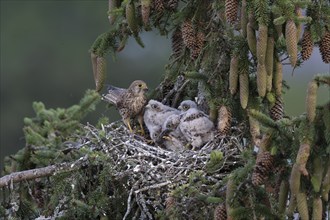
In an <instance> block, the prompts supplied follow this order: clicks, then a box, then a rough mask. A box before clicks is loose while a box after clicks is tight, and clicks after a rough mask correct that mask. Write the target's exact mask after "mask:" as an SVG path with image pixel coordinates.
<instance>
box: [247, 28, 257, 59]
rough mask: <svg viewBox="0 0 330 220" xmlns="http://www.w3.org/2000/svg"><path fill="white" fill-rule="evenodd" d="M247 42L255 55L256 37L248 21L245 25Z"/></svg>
mask: <svg viewBox="0 0 330 220" xmlns="http://www.w3.org/2000/svg"><path fill="white" fill-rule="evenodd" d="M246 35H247V42H248V45H249V49H250V51H251V53H252V55H253V56H256V55H257V39H256V32H255V30H254V29H253V27H252V24H251V23H250V22H249V23H248V24H247V27H246Z"/></svg>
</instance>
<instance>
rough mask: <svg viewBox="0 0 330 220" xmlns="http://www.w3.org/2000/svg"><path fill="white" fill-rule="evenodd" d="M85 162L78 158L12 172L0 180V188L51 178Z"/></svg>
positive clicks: (72, 169)
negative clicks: (72, 160) (71, 161)
mask: <svg viewBox="0 0 330 220" xmlns="http://www.w3.org/2000/svg"><path fill="white" fill-rule="evenodd" d="M85 161H86V158H80V159H79V160H77V161H75V162H73V163H61V164H54V165H50V166H47V167H42V168H36V169H31V170H24V171H19V172H14V173H11V174H8V175H6V176H3V177H1V178H0V188H2V187H5V186H9V184H12V183H18V182H22V181H27V180H33V179H37V178H40V177H47V176H52V175H55V174H56V173H63V172H71V171H74V170H77V169H79V168H80V167H81V166H82V165H83V164H84V162H85Z"/></svg>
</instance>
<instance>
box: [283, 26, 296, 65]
mask: <svg viewBox="0 0 330 220" xmlns="http://www.w3.org/2000/svg"><path fill="white" fill-rule="evenodd" d="M285 42H286V49H287V52H288V55H289V60H290V63H291V66H293V67H294V66H296V63H297V53H298V49H297V27H296V25H295V23H294V21H293V20H288V21H287V22H286V26H285Z"/></svg>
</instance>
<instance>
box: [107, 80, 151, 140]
mask: <svg viewBox="0 0 330 220" xmlns="http://www.w3.org/2000/svg"><path fill="white" fill-rule="evenodd" d="M147 91H148V87H147V84H146V83H145V82H144V81H142V80H135V81H134V82H132V84H131V85H130V86H129V87H128V89H123V88H118V87H115V86H111V85H110V86H109V87H108V93H107V94H104V95H103V96H102V99H103V100H105V101H107V102H110V103H111V104H113V105H115V106H116V108H117V109H118V111H119V114H120V115H121V117H122V119H123V121H124V123H125V125H126V126H127V127H128V129H129V130H130V132H133V131H132V127H131V125H130V119H131V118H135V117H137V118H138V121H139V124H140V126H141V132H142V133H143V134H144V130H143V108H144V106H145V105H146V103H147V98H146V92H147Z"/></svg>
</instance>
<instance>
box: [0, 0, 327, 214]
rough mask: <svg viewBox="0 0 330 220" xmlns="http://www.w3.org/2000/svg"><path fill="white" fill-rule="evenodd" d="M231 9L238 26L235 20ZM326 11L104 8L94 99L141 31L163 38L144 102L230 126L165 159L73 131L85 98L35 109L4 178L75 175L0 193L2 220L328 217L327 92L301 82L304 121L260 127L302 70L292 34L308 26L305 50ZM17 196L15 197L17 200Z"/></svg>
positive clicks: (223, 6) (302, 5) (292, 6)
mask: <svg viewBox="0 0 330 220" xmlns="http://www.w3.org/2000/svg"><path fill="white" fill-rule="evenodd" d="M151 2H152V3H151ZM243 3H244V4H243ZM236 6H238V7H239V8H240V10H238V11H240V12H241V13H242V16H239V17H237V13H238V11H237V7H236ZM243 6H244V7H243ZM329 7H330V6H329V3H328V2H326V1H296V0H280V1H259V0H254V1H248V2H246V1H244V0H242V1H237V0H226V1H217V0H216V1H196V0H192V1H163V0H154V1H147V0H143V1H137V0H124V1H119V0H110V2H109V11H108V15H109V22H110V24H111V26H110V30H109V31H107V32H105V33H103V34H101V35H100V36H99V37H98V38H97V39H96V40H95V42H94V44H93V45H92V47H91V50H90V52H91V55H92V56H91V57H92V65H93V70H94V77H95V82H96V90H97V91H100V90H101V88H102V87H103V84H104V81H105V80H104V79H105V73H106V71H105V58H104V57H105V56H106V55H107V54H109V53H110V54H112V55H115V54H116V53H118V52H120V51H122V50H123V49H124V47H125V44H126V42H127V39H128V37H130V36H132V37H134V38H135V40H136V42H137V43H138V44H139V45H141V46H142V47H143V46H144V44H143V42H142V41H141V38H140V36H139V34H140V32H141V31H142V30H143V29H144V30H145V31H149V30H152V29H157V30H158V31H159V32H160V34H161V35H170V34H171V33H172V32H173V35H172V49H173V55H172V56H171V57H170V59H169V64H168V65H167V66H166V67H165V75H164V79H163V81H162V82H161V83H160V85H159V86H158V87H157V88H156V90H155V91H154V92H153V93H152V94H153V98H155V99H158V100H162V101H163V103H165V104H168V105H172V106H174V107H175V106H177V104H178V102H179V101H180V100H182V99H187V98H189V99H195V98H196V100H197V103H198V105H199V106H200V108H201V109H203V110H204V111H206V112H209V115H210V118H211V119H212V120H214V121H216V120H217V118H218V117H217V114H218V109H219V107H221V106H223V105H225V106H230V108H231V109H233V112H232V115H233V118H235V120H236V121H238V122H239V123H233V124H232V131H231V132H232V133H230V134H229V135H227V136H217V138H216V139H215V140H214V141H213V142H212V145H210V146H208V145H206V146H204V147H203V148H202V149H201V150H200V151H196V152H194V151H192V152H191V151H189V150H188V151H185V152H182V153H180V154H176V153H175V152H166V151H164V150H163V149H158V148H157V147H155V146H151V145H148V144H146V143H145V140H144V139H143V138H142V140H139V138H140V137H132V136H129V137H128V134H127V133H126V131H125V130H123V127H122V126H117V125H116V124H110V126H108V127H107V126H105V125H104V124H103V123H101V122H100V123H99V127H98V128H94V127H92V126H86V127H85V128H82V126H81V125H80V123H79V121H80V120H81V119H82V118H83V116H84V115H85V114H86V113H87V112H88V111H90V110H91V108H92V107H94V105H95V104H96V102H97V101H98V100H99V95H98V94H97V93H96V92H92V91H90V92H89V93H88V94H87V95H86V96H85V98H84V99H82V101H81V103H80V104H79V105H75V106H72V107H70V108H68V109H56V110H54V109H50V110H46V109H45V107H44V106H43V104H42V103H34V105H33V107H34V109H35V112H36V115H37V116H36V118H33V119H29V118H26V119H25V120H24V121H25V124H26V126H25V128H24V132H25V137H26V142H27V146H26V147H25V148H24V149H23V150H21V151H20V152H18V153H17V154H16V155H14V156H12V157H10V158H7V159H6V161H7V163H6V169H5V173H6V174H7V173H11V172H14V171H17V170H23V169H31V168H36V167H42V166H46V165H48V164H55V163H60V162H66V161H69V162H72V163H75V161H79V160H82V161H83V163H82V165H81V167H80V169H79V170H74V171H70V172H65V171H63V172H60V173H58V174H57V175H54V176H52V177H51V178H49V179H48V180H45V179H44V180H42V181H39V182H38V181H34V182H33V183H31V184H22V185H21V188H20V189H19V190H16V191H13V192H11V193H9V192H8V191H6V190H5V192H4V197H9V199H8V200H7V202H5V203H4V207H5V210H4V211H3V210H2V209H0V211H1V213H3V212H5V213H6V215H7V216H13V217H18V218H19V217H22V216H23V215H28V216H29V217H32V216H35V215H36V213H38V212H39V213H41V214H42V215H45V216H56V217H60V218H62V219H101V218H102V219H107V218H109V217H111V218H112V219H128V218H141V219H153V218H159V219H167V218H169V219H203V218H204V219H211V218H212V216H213V215H212V213H213V210H214V208H215V205H216V204H218V203H223V204H225V206H226V215H227V216H228V219H246V218H249V219H250V218H251V219H252V218H265V219H285V218H286V217H289V218H292V217H293V215H294V214H295V213H298V214H299V215H300V217H302V218H305V217H306V216H307V218H308V217H309V216H310V217H311V218H314V219H320V217H319V216H320V215H319V213H324V212H325V211H326V209H327V208H328V206H329V204H328V199H329V198H328V197H329V190H330V173H329V172H330V168H329V165H330V161H329V153H330V143H329V140H330V138H329V135H330V127H329V124H330V123H329V120H330V119H329V118H330V113H329V109H330V103H327V104H325V105H323V106H316V99H317V93H316V91H317V89H318V88H319V86H320V85H326V86H329V84H330V83H329V82H330V80H329V75H318V76H315V78H314V79H313V80H312V82H310V84H309V88H308V91H307V95H306V114H302V115H301V116H299V117H296V118H289V117H286V116H284V115H283V114H278V115H277V116H276V117H275V118H274V117H271V116H272V114H273V113H274V111H275V110H276V109H280V110H283V102H281V101H279V102H277V101H278V100H281V96H282V93H283V88H282V85H283V81H282V74H283V73H282V65H283V62H284V61H286V60H287V61H289V62H290V64H291V65H292V67H294V68H296V67H299V66H300V64H301V63H302V60H301V59H300V57H299V56H298V52H300V50H302V49H301V48H300V41H299V40H300V31H301V30H302V26H301V24H303V23H306V24H307V25H308V26H310V27H309V29H310V31H311V34H312V38H313V43H318V42H319V41H320V40H321V39H320V37H319V36H322V35H323V34H324V33H325V32H326V31H327V30H328V28H329V27H328V24H329V16H328V14H329V13H328V12H329ZM302 9H307V14H306V16H303V15H302V14H301V10H302ZM247 12H249V13H247ZM247 14H249V16H248V18H247V16H246V15H247ZM224 15H225V16H224ZM244 15H245V17H244ZM226 19H227V20H226ZM240 19H247V20H245V21H244V22H243V21H242V22H241V21H240ZM283 30H285V32H283ZM270 44H271V45H270ZM269 48H271V49H269ZM267 50H268V53H267ZM269 50H271V52H269ZM98 60H99V61H102V62H97V61H98ZM231 61H233V62H231ZM231 63H234V64H235V65H233V64H232V65H230V64H231ZM269 65H273V67H274V68H268V67H269ZM266 67H267V68H266ZM228 73H230V74H228ZM229 78H230V79H229ZM229 88H230V89H229ZM237 91H239V92H237ZM274 106H275V107H276V108H275V110H274ZM102 120H103V119H102ZM241 122H243V123H241ZM247 122H248V123H247ZM244 123H246V124H248V126H249V129H250V134H247V133H248V131H247V130H248V128H247V126H245V127H244V126H243V129H242V131H243V132H239V133H238V134H237V133H235V135H237V136H235V135H234V131H235V130H236V131H241V130H240V126H241V125H242V124H244ZM244 142H245V143H246V144H244ZM68 144H72V146H70V147H68ZM223 146H225V147H223ZM230 147H233V148H230ZM253 148H255V149H256V150H255V151H253V150H252V149H253ZM237 149H239V150H237ZM237 152H239V155H237ZM255 153H257V155H255ZM79 158H80V159H79ZM141 158H142V159H141ZM191 160H192V161H191ZM179 162H180V163H181V164H180V166H178V163H179ZM191 167H193V169H191ZM174 168H175V169H174ZM172 169H174V170H175V171H173V170H172ZM47 185H49V186H52V187H54V188H52V187H47ZM44 191H46V192H47V193H45V192H44ZM18 192H20V195H23V196H21V198H20V199H18V200H17V199H16V198H15V197H16V196H18ZM40 195H43V196H41V197H40ZM45 195H47V196H48V197H46V198H45ZM288 199H289V201H290V202H289V204H288V205H287V200H288ZM8 201H11V202H12V201H15V202H16V203H15V202H12V203H10V202H8ZM18 201H19V202H18ZM165 201H166V202H165ZM13 204H16V206H15V205H13ZM17 207H18V209H17ZM36 207H37V208H36ZM196 207H197V209H196ZM36 210H38V211H36Z"/></svg>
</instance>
